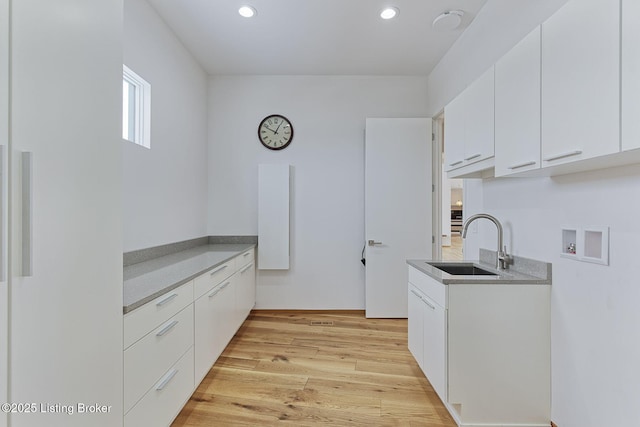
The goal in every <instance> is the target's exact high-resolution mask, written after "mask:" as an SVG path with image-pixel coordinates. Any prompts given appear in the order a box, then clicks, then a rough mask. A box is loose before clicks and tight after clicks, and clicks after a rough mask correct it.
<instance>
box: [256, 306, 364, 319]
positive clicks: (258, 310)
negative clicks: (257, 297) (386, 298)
mask: <svg viewBox="0 0 640 427" xmlns="http://www.w3.org/2000/svg"><path fill="white" fill-rule="evenodd" d="M269 313H277V314H286V313H291V314H326V315H334V314H335V315H341V314H357V315H361V316H362V317H364V310H315V309H314V310H304V309H303V310H300V309H286V308H283V309H273V308H254V309H253V310H251V314H269Z"/></svg>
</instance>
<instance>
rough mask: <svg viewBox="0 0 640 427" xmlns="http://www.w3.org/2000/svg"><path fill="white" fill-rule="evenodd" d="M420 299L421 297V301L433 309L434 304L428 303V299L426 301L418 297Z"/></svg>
mask: <svg viewBox="0 0 640 427" xmlns="http://www.w3.org/2000/svg"><path fill="white" fill-rule="evenodd" d="M420 299H422V302H423V303H425V304H427V305H428V306H429V308H430V309H431V310H435V309H436V306H435V305H433V304H431V303H430V302H429V301H427V300H426V299H424V298H420Z"/></svg>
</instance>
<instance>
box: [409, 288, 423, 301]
mask: <svg viewBox="0 0 640 427" xmlns="http://www.w3.org/2000/svg"><path fill="white" fill-rule="evenodd" d="M411 293H412V294H414V295H415V296H417V297H418V298H420V299H422V296H421V295H420V294H419V293H417V292H416V291H414V290H413V289H411Z"/></svg>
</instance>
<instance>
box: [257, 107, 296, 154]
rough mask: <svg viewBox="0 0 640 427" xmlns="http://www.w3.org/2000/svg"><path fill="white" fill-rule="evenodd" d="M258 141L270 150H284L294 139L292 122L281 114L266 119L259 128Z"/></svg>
mask: <svg viewBox="0 0 640 427" xmlns="http://www.w3.org/2000/svg"><path fill="white" fill-rule="evenodd" d="M258 139H260V142H261V143H262V145H264V146H265V147H267V148H268V149H270V150H282V149H283V148H286V147H287V146H288V145H289V144H290V143H291V140H292V139H293V126H291V122H290V121H289V120H288V119H287V118H286V117H284V116H281V115H280V114H271V115H270V116H267V117H265V118H264V119H262V121H261V122H260V125H259V126H258Z"/></svg>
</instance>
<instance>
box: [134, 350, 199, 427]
mask: <svg viewBox="0 0 640 427" xmlns="http://www.w3.org/2000/svg"><path fill="white" fill-rule="evenodd" d="M155 381H156V382H155V383H154V384H153V387H151V388H150V389H149V391H148V392H147V393H146V394H145V395H144V397H143V398H142V399H141V400H140V402H138V404H137V405H136V406H134V407H133V409H131V411H129V413H128V414H126V415H125V417H124V425H125V427H140V426H168V425H169V424H171V422H172V421H173V420H174V418H175V417H176V416H177V415H178V413H180V410H181V409H182V407H183V406H184V404H185V402H186V401H187V400H188V399H189V396H191V393H192V392H193V389H194V383H193V347H191V348H190V349H189V351H187V352H186V353H185V354H184V355H183V356H182V357H181V358H180V360H178V362H177V363H176V364H175V365H173V366H171V367H170V368H169V369H168V370H166V371H165V372H163V373H162V374H161V376H160V377H158V378H156V379H155Z"/></svg>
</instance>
